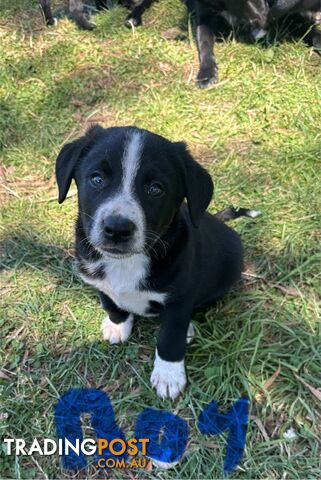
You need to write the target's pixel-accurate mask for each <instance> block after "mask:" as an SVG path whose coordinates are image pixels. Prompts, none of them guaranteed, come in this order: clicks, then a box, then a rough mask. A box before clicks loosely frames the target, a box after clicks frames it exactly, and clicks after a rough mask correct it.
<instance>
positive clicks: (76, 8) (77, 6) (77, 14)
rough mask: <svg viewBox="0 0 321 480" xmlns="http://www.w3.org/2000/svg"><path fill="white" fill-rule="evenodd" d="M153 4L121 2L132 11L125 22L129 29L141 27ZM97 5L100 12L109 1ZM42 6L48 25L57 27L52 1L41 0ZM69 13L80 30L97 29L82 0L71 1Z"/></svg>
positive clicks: (148, 1) (147, 0) (98, 1)
mask: <svg viewBox="0 0 321 480" xmlns="http://www.w3.org/2000/svg"><path fill="white" fill-rule="evenodd" d="M153 2H154V0H141V1H139V0H123V1H122V0H121V1H120V3H121V5H123V6H124V7H127V8H128V9H129V10H130V13H129V14H128V16H127V18H126V20H125V25H126V26H127V27H131V26H137V25H141V24H142V15H143V13H144V11H145V10H146V9H147V8H148V7H149V6H150V5H151V4H152V3H153ZM95 4H96V8H97V9H98V10H101V9H103V8H108V1H107V0H96V1H95ZM40 5H41V7H42V10H43V13H44V16H45V19H46V23H47V25H55V23H56V20H55V18H54V17H53V15H52V9H51V0H40ZM69 11H70V13H71V16H72V18H73V19H74V20H75V22H76V24H77V25H78V27H79V28H83V29H85V30H92V29H93V28H95V26H96V25H95V24H94V23H93V22H91V21H90V20H89V19H88V18H87V15H86V13H85V10H84V4H83V1H82V0H69Z"/></svg>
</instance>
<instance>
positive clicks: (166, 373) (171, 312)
mask: <svg viewBox="0 0 321 480" xmlns="http://www.w3.org/2000/svg"><path fill="white" fill-rule="evenodd" d="M191 316H192V309H186V307H185V308H184V307H182V306H177V305H174V306H170V307H167V308H166V309H165V311H164V312H163V313H162V314H161V322H162V323H161V328H160V332H159V337H158V341H157V348H156V356H155V362H154V369H153V372H152V375H151V383H152V386H153V387H154V388H155V389H156V391H157V394H158V396H159V397H161V398H166V397H170V398H172V399H174V398H176V397H177V396H178V395H179V393H180V392H182V391H183V390H184V388H185V385H186V374H185V362H184V357H185V350H186V341H187V332H188V329H189V324H190V321H191Z"/></svg>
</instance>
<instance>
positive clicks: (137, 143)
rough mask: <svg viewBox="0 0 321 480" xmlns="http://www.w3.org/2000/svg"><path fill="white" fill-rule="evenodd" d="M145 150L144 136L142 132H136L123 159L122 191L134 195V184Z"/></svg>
mask: <svg viewBox="0 0 321 480" xmlns="http://www.w3.org/2000/svg"><path fill="white" fill-rule="evenodd" d="M142 150H143V136H142V134H141V133H140V132H134V133H133V134H132V135H131V136H130V137H129V139H128V140H127V143H126V145H125V150H124V155H123V158H122V167H123V178H122V191H123V192H126V193H132V189H133V183H134V180H135V177H136V174H137V171H138V168H139V164H140V160H141V154H142Z"/></svg>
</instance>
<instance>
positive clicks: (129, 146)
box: [90, 130, 145, 252]
mask: <svg viewBox="0 0 321 480" xmlns="http://www.w3.org/2000/svg"><path fill="white" fill-rule="evenodd" d="M143 140H144V135H143V133H141V132H140V131H137V130H134V131H133V132H130V133H129V134H128V135H127V138H126V139H125V147H124V153H123V156H122V159H121V165H122V177H121V182H120V185H119V186H118V188H117V190H116V192H115V194H114V196H112V197H111V198H109V199H108V200H106V201H105V202H104V203H103V204H102V205H100V207H99V208H98V209H97V212H96V214H95V221H94V225H93V228H92V231H91V233H90V241H91V243H92V244H93V245H94V246H96V247H98V248H99V247H100V245H101V244H102V243H103V242H104V236H103V229H102V223H103V222H104V219H106V218H107V217H108V216H112V215H120V216H123V217H126V218H128V219H129V220H131V221H132V222H133V223H134V224H135V225H136V231H135V233H134V237H133V241H132V250H133V251H136V252H137V251H138V252H140V251H141V250H142V249H143V247H144V241H145V239H144V231H145V216H144V212H143V209H142V207H141V205H140V204H139V202H138V200H137V199H136V197H135V192H134V181H135V178H136V175H137V172H138V170H139V165H140V161H141V154H142V151H143V145H144V141H143Z"/></svg>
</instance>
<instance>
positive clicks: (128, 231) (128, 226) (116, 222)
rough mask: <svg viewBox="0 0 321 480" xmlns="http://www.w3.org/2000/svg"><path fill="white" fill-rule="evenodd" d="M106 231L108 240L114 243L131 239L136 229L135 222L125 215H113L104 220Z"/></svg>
mask: <svg viewBox="0 0 321 480" xmlns="http://www.w3.org/2000/svg"><path fill="white" fill-rule="evenodd" d="M103 229H104V233H105V237H106V239H107V240H111V241H112V242H114V243H117V242H124V241H126V240H129V239H130V238H131V237H132V235H133V233H134V231H135V229H136V226H135V224H134V223H133V222H132V221H131V220H129V219H128V218H125V217H120V216H112V217H108V218H106V220H105V221H104V226H103Z"/></svg>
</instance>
